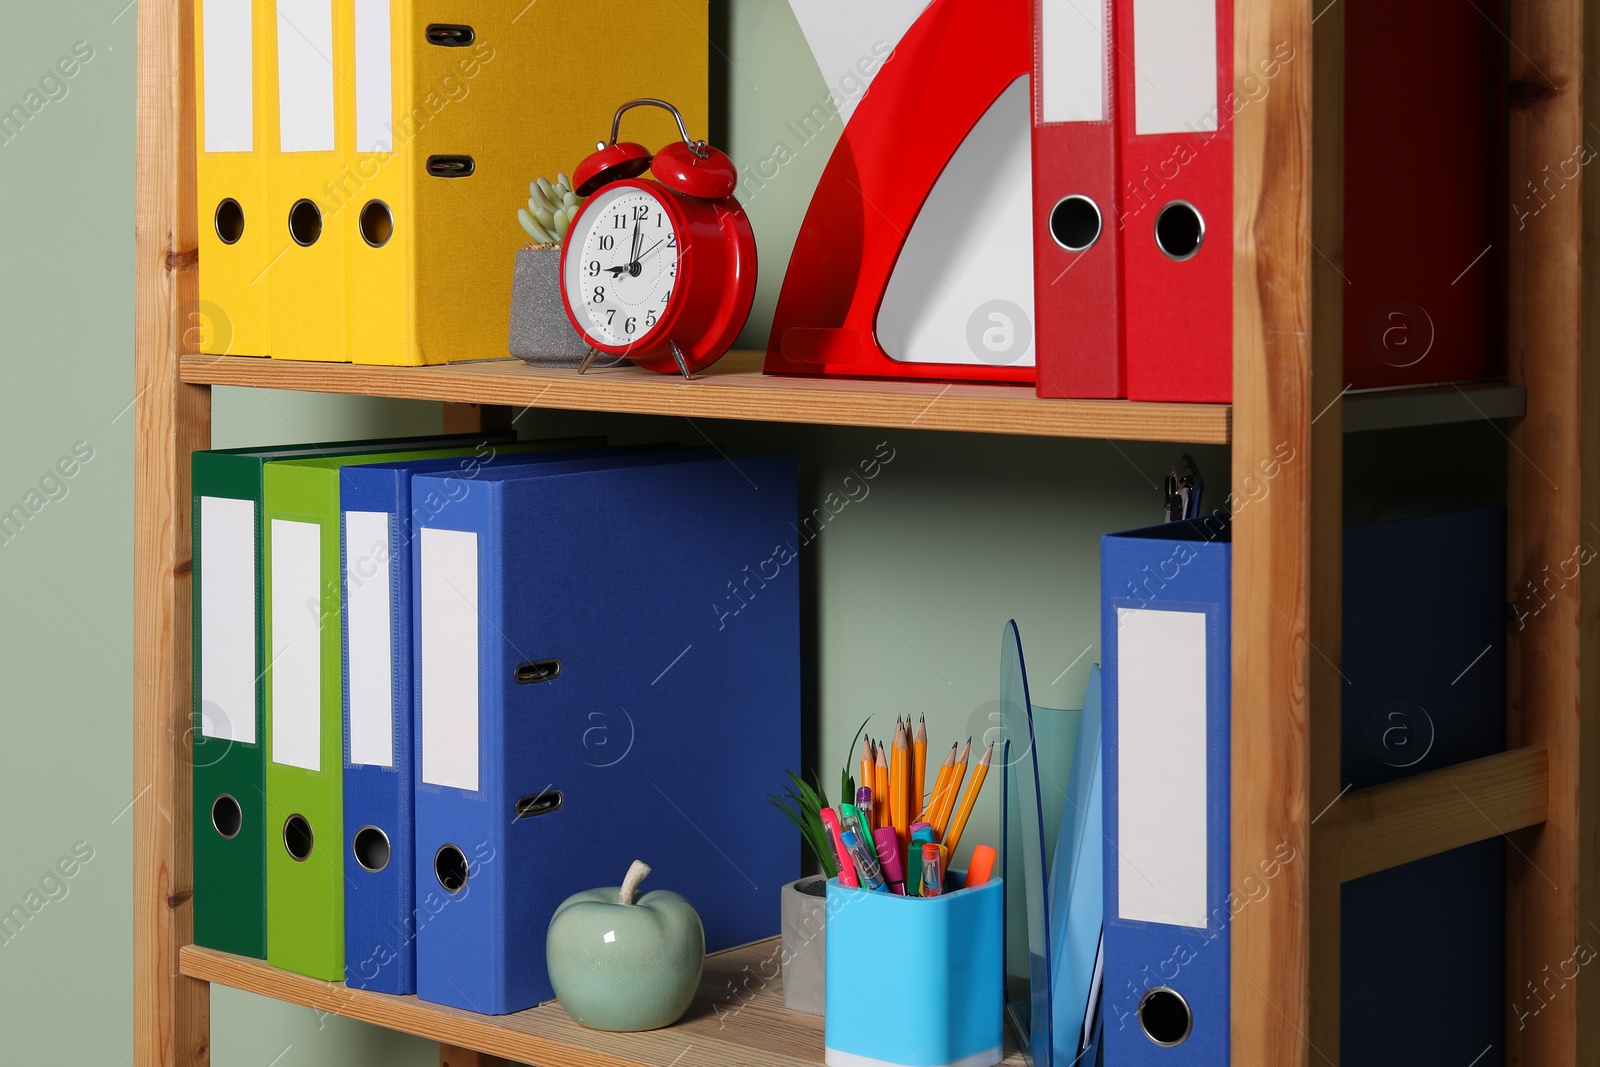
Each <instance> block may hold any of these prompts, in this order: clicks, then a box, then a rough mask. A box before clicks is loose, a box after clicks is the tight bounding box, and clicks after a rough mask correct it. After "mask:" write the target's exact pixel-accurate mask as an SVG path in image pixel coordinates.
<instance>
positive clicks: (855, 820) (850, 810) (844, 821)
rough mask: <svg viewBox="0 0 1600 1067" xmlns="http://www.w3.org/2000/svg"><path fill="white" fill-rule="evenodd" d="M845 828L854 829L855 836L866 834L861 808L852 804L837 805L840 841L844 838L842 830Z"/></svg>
mask: <svg viewBox="0 0 1600 1067" xmlns="http://www.w3.org/2000/svg"><path fill="white" fill-rule="evenodd" d="M868 810H870V809H868ZM846 830H854V831H855V835H856V836H857V837H866V836H867V824H866V820H865V818H863V816H862V814H861V809H860V808H858V807H856V806H855V805H854V804H840V805H839V835H840V841H841V843H842V842H843V840H844V832H845V831H846Z"/></svg>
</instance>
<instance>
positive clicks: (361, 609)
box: [339, 442, 645, 994]
mask: <svg viewBox="0 0 1600 1067" xmlns="http://www.w3.org/2000/svg"><path fill="white" fill-rule="evenodd" d="M539 448H540V443H538V442H530V443H528V444H526V445H521V446H518V445H505V446H500V448H499V449H497V450H496V452H494V453H493V454H491V455H489V456H467V457H462V458H453V459H432V460H414V461H410V462H400V463H376V464H371V465H366V466H359V467H346V468H344V469H343V470H342V471H341V472H340V485H339V491H340V513H341V515H340V518H341V525H342V529H341V531H340V540H339V544H340V552H341V554H342V563H341V566H340V572H341V574H342V575H343V576H344V582H345V611H344V612H343V626H344V635H343V641H344V804H345V808H344V810H345V826H346V829H347V837H349V841H348V842H347V844H348V847H347V848H346V849H345V850H344V868H345V898H344V900H345V957H344V958H345V984H346V985H348V986H350V987H352V988H354V989H370V990H374V991H376V992H379V993H395V994H409V993H415V992H416V991H417V967H416V944H415V937H416V881H415V873H416V868H415V863H414V860H413V855H414V848H413V841H412V834H413V830H414V827H413V825H412V796H413V793H412V775H413V767H412V751H413V739H412V733H413V722H414V720H413V716H412V713H411V709H412V674H411V546H412V541H413V538H414V536H415V533H414V529H413V524H412V500H411V478H412V476H413V475H415V474H441V475H448V476H449V477H451V478H454V479H455V485H454V487H453V488H454V489H455V492H454V493H452V495H451V496H450V497H440V498H437V499H434V500H419V501H418V504H417V506H418V507H419V508H422V509H424V510H439V509H443V508H446V507H448V506H449V505H450V502H451V500H452V499H454V498H455V497H456V496H458V495H460V494H461V493H466V492H470V491H471V489H472V483H473V482H474V481H475V480H476V479H477V478H478V477H479V476H480V475H481V473H482V472H483V471H484V470H486V469H488V468H490V467H495V466H508V465H516V464H528V463H550V462H558V461H563V460H567V461H570V460H581V459H593V458H601V457H607V456H629V455H632V454H634V453H638V452H642V451H645V449H640V448H630V449H606V448H589V449H563V450H558V451H537V449H539ZM352 642H353V644H352ZM352 652H353V653H354V658H352ZM352 697H354V699H352Z"/></svg>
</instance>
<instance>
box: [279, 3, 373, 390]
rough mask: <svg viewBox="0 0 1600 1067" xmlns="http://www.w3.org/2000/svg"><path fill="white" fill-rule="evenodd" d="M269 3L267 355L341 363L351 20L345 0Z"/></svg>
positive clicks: (345, 354)
mask: <svg viewBox="0 0 1600 1067" xmlns="http://www.w3.org/2000/svg"><path fill="white" fill-rule="evenodd" d="M276 8H277V11H276V16H275V17H274V18H273V19H272V20H271V30H270V32H269V34H268V40H269V42H270V43H269V49H268V50H269V52H270V53H271V62H270V63H269V67H268V74H269V78H270V79H271V82H272V85H273V94H272V95H274V96H275V102H276V107H277V111H278V121H277V123H276V124H275V128H274V130H273V133H272V137H271V139H270V141H269V144H268V146H267V153H268V167H267V195H268V208H267V210H268V215H269V224H270V225H269V227H268V233H269V241H268V253H269V263H268V266H267V268H266V277H267V282H268V307H269V311H270V314H271V330H272V355H273V356H274V357H275V358H279V359H298V360H324V361H328V362H335V363H338V362H346V361H348V360H349V358H350V357H349V346H348V343H347V335H348V323H347V319H346V279H345V259H346V255H345V253H346V239H345V236H344V232H343V231H344V227H345V226H346V225H348V224H349V218H348V212H347V205H346V204H345V203H344V202H343V201H342V200H341V195H340V179H341V176H342V172H343V168H344V166H345V165H346V164H347V163H348V156H347V154H346V153H347V152H348V151H349V148H348V146H349V144H350V137H351V136H352V134H353V129H354V122H355V117H354V115H353V113H352V106H353V103H352V99H353V95H354V91H355V90H354V85H353V82H352V80H351V76H352V71H351V66H352V63H353V56H354V44H353V41H352V29H353V22H354V17H353V13H352V9H351V4H350V0H276ZM313 90H314V91H313ZM329 98H331V103H332V111H331V122H330V121H329V118H328V112H327V108H326V101H327V100H328V99H329ZM308 101H309V103H308ZM330 128H331V136H328V135H327V131H328V130H329V129H330ZM308 129H309V130H310V131H311V132H310V134H308V133H307V132H306V131H307V130H308Z"/></svg>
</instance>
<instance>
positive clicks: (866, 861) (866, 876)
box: [840, 830, 888, 892]
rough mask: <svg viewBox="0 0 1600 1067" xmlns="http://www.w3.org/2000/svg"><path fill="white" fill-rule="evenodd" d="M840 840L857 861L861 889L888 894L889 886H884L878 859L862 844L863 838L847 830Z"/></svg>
mask: <svg viewBox="0 0 1600 1067" xmlns="http://www.w3.org/2000/svg"><path fill="white" fill-rule="evenodd" d="M840 840H842V841H843V842H844V847H845V848H847V849H849V850H850V856H851V858H852V859H854V860H855V861H856V874H857V876H859V877H860V879H861V887H862V888H863V889H875V890H879V891H883V892H887V891H888V886H887V885H885V884H884V881H883V872H882V871H881V870H879V868H878V857H876V856H874V855H873V854H872V850H871V849H870V848H868V847H867V846H866V845H865V844H864V843H862V840H861V838H859V837H857V836H856V835H855V831H853V830H846V831H845V832H844V834H843V836H842V837H841V838H840Z"/></svg>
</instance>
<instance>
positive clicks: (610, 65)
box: [279, 0, 710, 365]
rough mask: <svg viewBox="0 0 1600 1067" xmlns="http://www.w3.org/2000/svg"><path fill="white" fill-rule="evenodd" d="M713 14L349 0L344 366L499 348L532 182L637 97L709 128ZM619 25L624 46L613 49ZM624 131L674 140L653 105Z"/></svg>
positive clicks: (595, 136)
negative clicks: (521, 216)
mask: <svg viewBox="0 0 1600 1067" xmlns="http://www.w3.org/2000/svg"><path fill="white" fill-rule="evenodd" d="M283 2H284V0H279V3H280V6H281V4H282V3H283ZM708 6H709V5H708V3H707V0H674V2H672V3H662V2H661V0H606V2H605V3H597V2H595V0H539V2H538V3H536V4H526V3H521V2H518V3H496V4H473V5H463V4H461V3H460V2H459V0H456V2H445V0H354V3H353V6H352V14H353V19H354V26H353V28H352V33H351V38H352V42H351V43H352V48H353V56H354V59H353V62H354V71H355V74H354V77H353V78H352V79H350V84H351V85H352V86H353V87H354V95H355V99H354V100H353V101H352V102H351V103H352V112H351V120H352V123H353V125H354V127H355V132H354V136H355V147H356V151H355V153H354V154H353V156H352V159H353V162H352V163H351V165H350V167H349V169H348V170H347V171H346V172H344V173H342V174H341V175H340V176H339V177H338V179H336V181H335V188H336V191H337V194H338V196H337V199H338V200H339V201H340V202H341V203H343V204H344V205H345V206H344V207H343V208H342V210H341V211H340V213H339V217H340V219H341V220H347V221H348V229H347V232H346V247H347V250H348V294H349V303H350V310H349V338H350V348H349V353H350V356H349V358H351V359H353V360H354V361H355V362H357V363H381V364H402V365H416V364H425V363H444V362H448V361H451V360H464V359H489V358H495V357H501V356H504V355H506V331H507V323H508V319H509V315H510V307H511V276H512V271H513V268H514V265H515V259H516V251H517V249H518V248H520V247H522V245H523V244H524V243H525V242H526V240H527V237H526V235H525V234H524V233H523V232H522V229H521V227H520V226H519V225H518V224H517V209H518V208H519V207H521V206H522V205H523V204H524V203H525V202H526V201H527V198H528V183H529V182H530V181H532V180H533V179H535V178H539V177H548V178H552V179H553V178H554V176H555V175H556V174H557V173H559V172H563V171H564V172H566V173H567V174H569V175H570V174H571V173H572V170H573V168H574V167H576V166H577V165H578V163H579V161H580V160H582V159H583V157H584V156H586V155H587V154H588V153H590V152H592V151H593V150H594V147H595V142H596V141H597V140H601V139H603V138H604V137H605V136H606V135H608V134H609V132H610V129H611V117H612V115H613V113H614V112H615V111H616V109H617V107H618V105H620V104H622V103H623V102H624V101H627V100H630V99H632V98H634V97H640V96H654V97H662V98H665V99H667V100H670V101H672V102H673V103H674V104H676V105H677V106H678V108H679V109H680V110H681V111H682V112H683V114H684V118H685V120H686V121H687V122H688V123H689V127H690V131H691V133H694V134H695V135H697V136H705V131H706V123H707V118H708V111H709V105H708V94H709V88H708V68H709V56H708V47H709V40H710V39H709V36H708V25H707V23H708ZM617 34H622V35H623V36H624V37H625V38H626V39H627V40H628V41H631V42H634V45H633V46H630V47H625V48H618V47H616V40H617V36H616V35H617ZM383 41H387V42H388V49H387V52H385V49H384V47H383V45H382V42H383ZM385 115H387V116H388V117H387V121H385V118H384V116H385ZM623 135H624V138H625V139H627V140H637V141H640V142H642V143H643V144H645V145H647V146H649V147H650V148H651V149H655V148H659V147H660V146H661V145H664V144H667V143H668V142H670V141H674V140H677V139H678V136H679V134H678V130H677V127H676V126H675V125H674V124H673V122H672V120H671V118H670V117H668V116H667V115H666V114H665V113H664V112H659V111H655V110H650V111H634V112H631V113H630V114H629V117H628V125H627V127H626V128H625V130H624V131H623ZM324 358H329V357H324Z"/></svg>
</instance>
